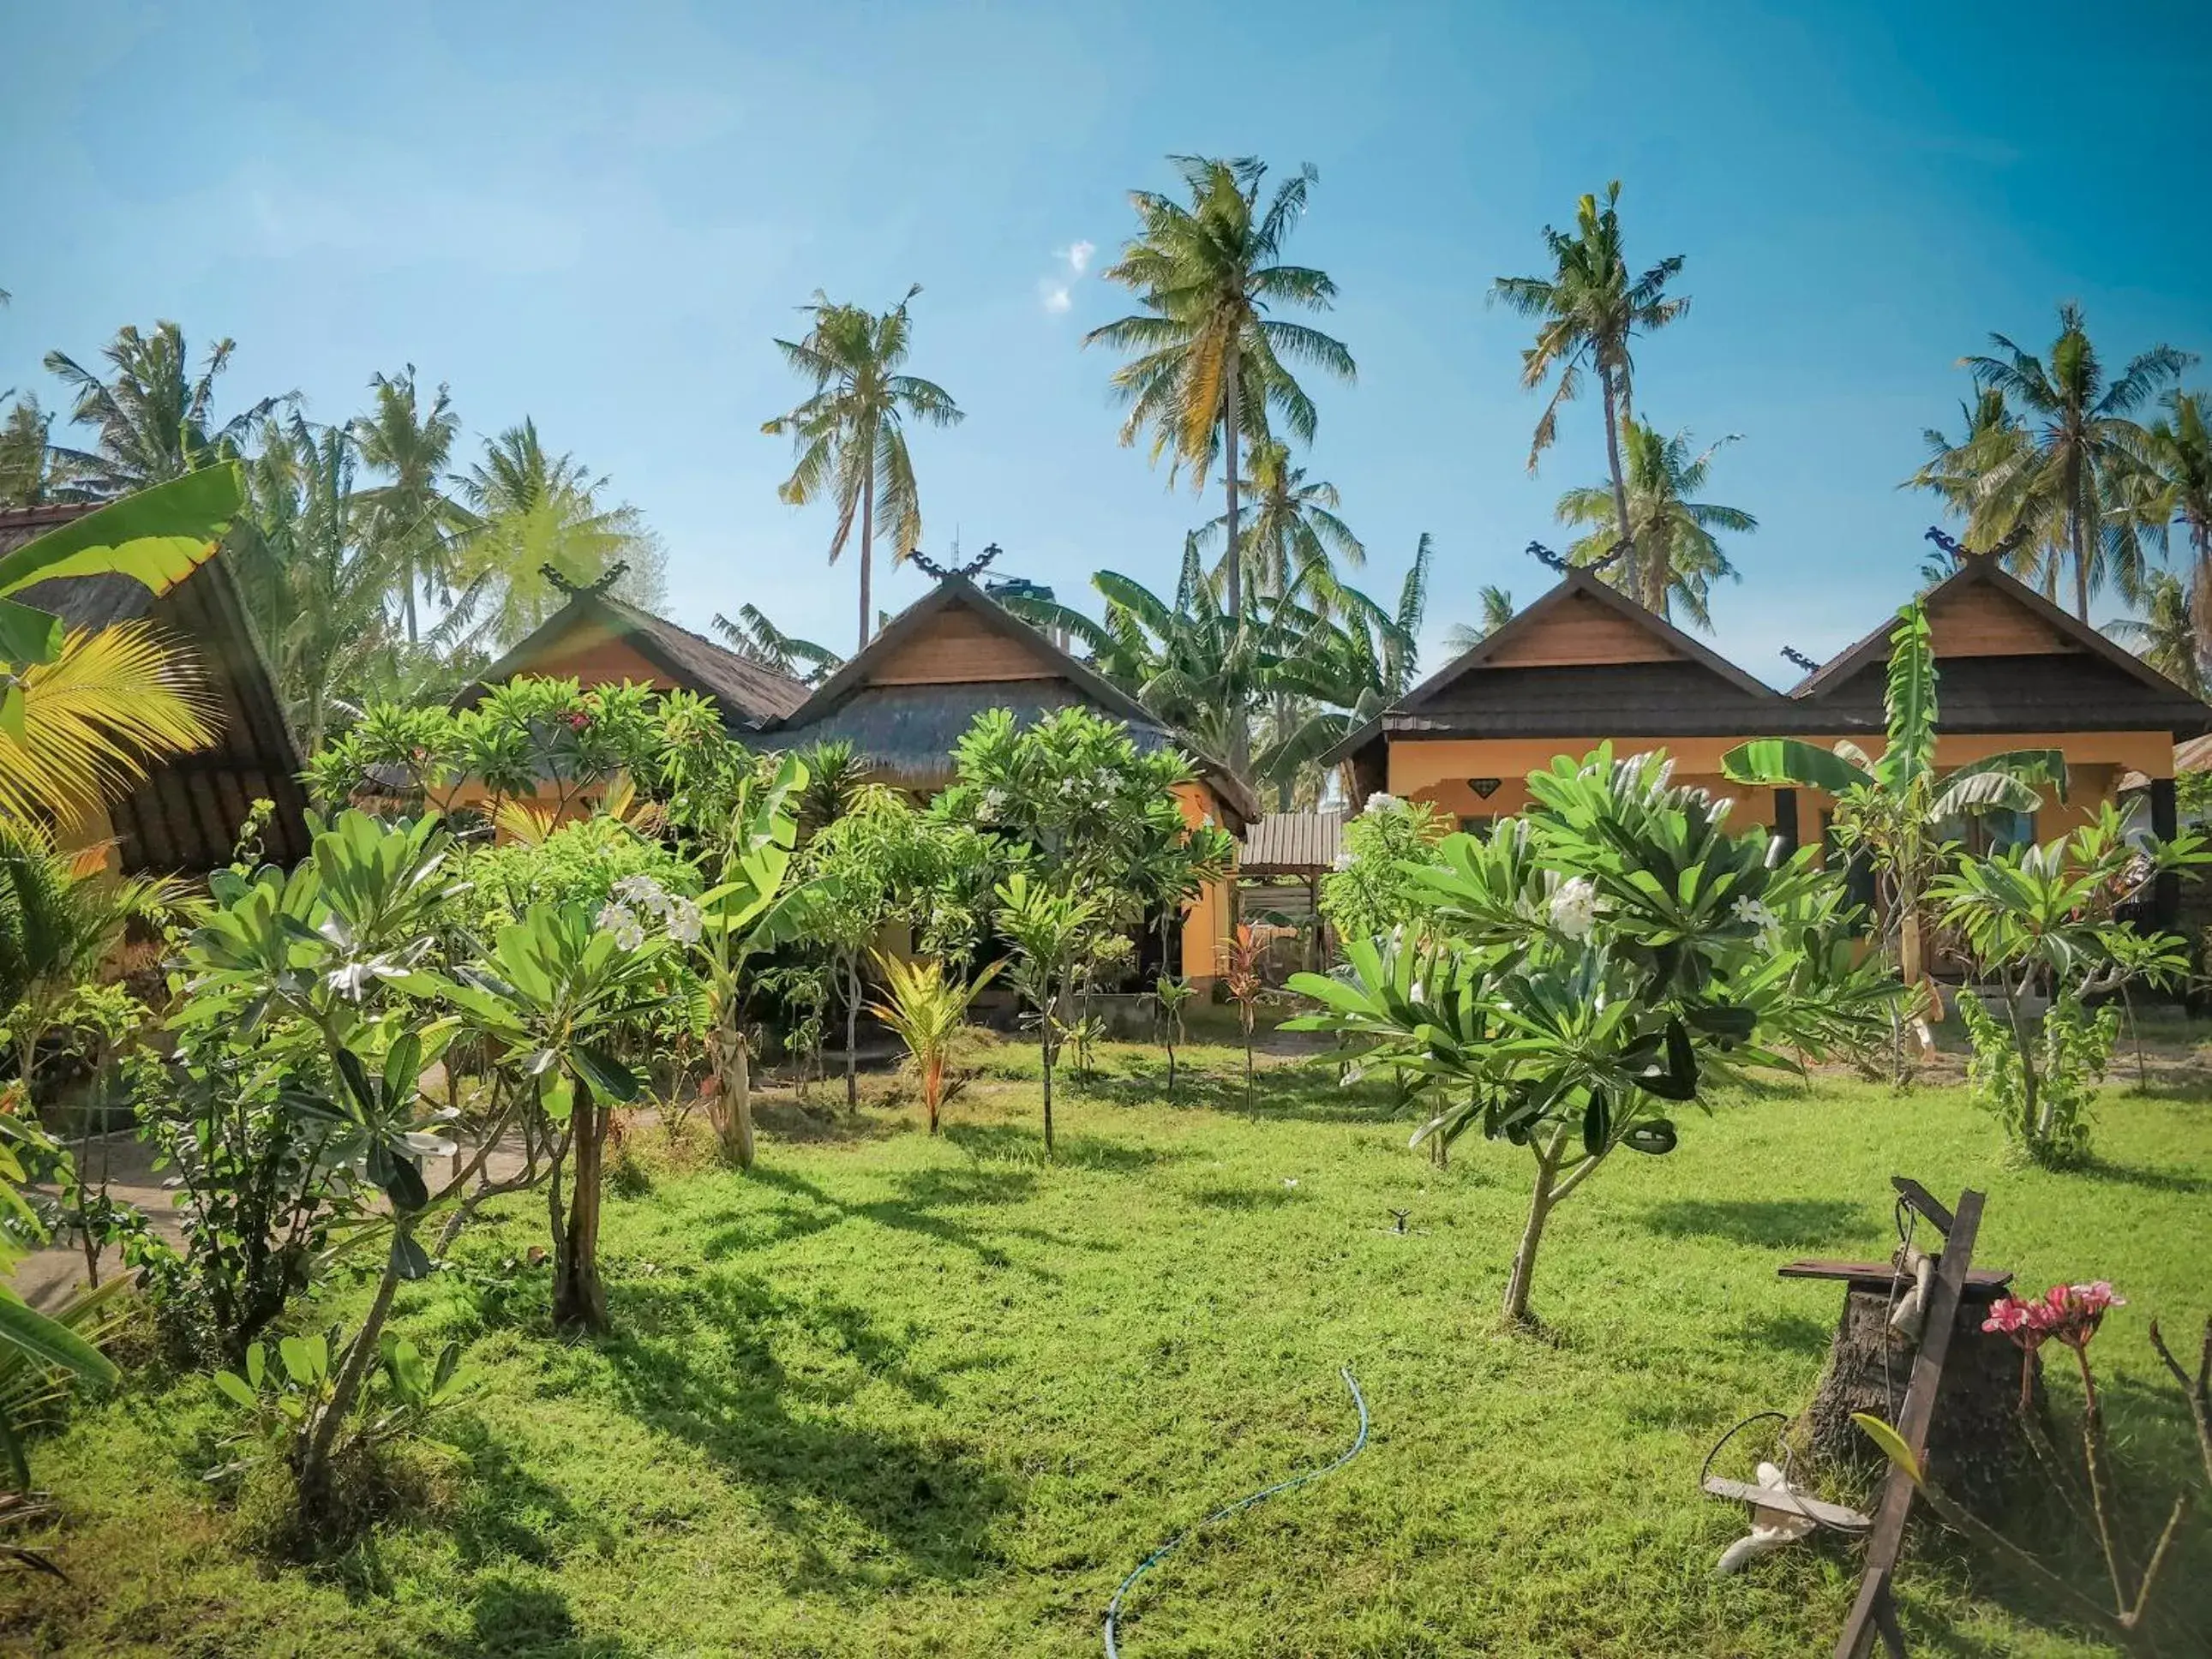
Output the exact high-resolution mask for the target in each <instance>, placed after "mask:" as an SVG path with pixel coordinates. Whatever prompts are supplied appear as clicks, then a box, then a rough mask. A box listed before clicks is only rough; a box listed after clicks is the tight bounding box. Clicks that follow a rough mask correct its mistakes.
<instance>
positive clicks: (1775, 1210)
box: [1642, 1198, 1873, 1250]
mask: <svg viewBox="0 0 2212 1659" xmlns="http://www.w3.org/2000/svg"><path fill="white" fill-rule="evenodd" d="M1872 1214H1873V1212H1871V1211H1870V1210H1869V1208H1868V1207H1867V1206H1865V1205H1863V1204H1854V1203H1850V1202H1849V1201H1847V1200H1843V1199H1831V1198H1733V1199H1721V1198H1676V1199H1669V1200H1667V1201H1666V1202H1665V1203H1663V1204H1654V1205H1652V1206H1650V1207H1649V1208H1647V1209H1646V1210H1645V1211H1644V1214H1643V1217H1642V1219H1643V1222H1644V1225H1645V1226H1646V1227H1648V1228H1650V1230H1651V1231H1653V1232H1655V1233H1664V1234H1666V1235H1667V1236H1668V1237H1670V1238H1725V1239H1728V1240H1729V1241H1731V1242H1732V1243H1737V1244H1756V1245H1759V1246H1761V1247H1763V1248H1765V1249H1777V1250H1806V1249H1823V1248H1831V1247H1835V1246H1838V1245H1839V1244H1841V1243H1843V1242H1844V1240H1847V1239H1850V1238H1852V1237H1857V1235H1859V1234H1861V1233H1863V1232H1864V1231H1866V1227H1867V1224H1868V1222H1869V1220H1870V1219H1871V1218H1872Z"/></svg>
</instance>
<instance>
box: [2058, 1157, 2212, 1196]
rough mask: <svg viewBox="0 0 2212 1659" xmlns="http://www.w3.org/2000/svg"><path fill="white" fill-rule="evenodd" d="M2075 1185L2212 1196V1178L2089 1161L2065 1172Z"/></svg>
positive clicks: (2092, 1159)
mask: <svg viewBox="0 0 2212 1659" xmlns="http://www.w3.org/2000/svg"><path fill="white" fill-rule="evenodd" d="M2068 1174H2069V1176H2072V1177H2073V1178H2074V1179H2075V1180H2079V1181H2099V1182H2106V1183H2108V1184H2110V1185H2112V1186H2120V1187H2142V1188H2146V1189H2147V1190H2148V1191H2151V1192H2154V1193H2187V1194H2191V1195H2201V1194H2206V1193H2212V1178H2208V1177H2206V1176H2201V1175H2197V1174H2195V1173H2194V1172H2192V1171H2190V1170H2153V1169H2147V1168H2145V1167H2143V1166H2142V1165H2141V1164H2115V1163H2113V1162H2112V1161H2111V1160H2110V1159H2108V1158H2091V1159H2090V1160H2089V1161H2088V1162H2087V1164H2083V1165H2082V1166H2081V1168H2080V1169H2078V1170H2069V1171H2068Z"/></svg>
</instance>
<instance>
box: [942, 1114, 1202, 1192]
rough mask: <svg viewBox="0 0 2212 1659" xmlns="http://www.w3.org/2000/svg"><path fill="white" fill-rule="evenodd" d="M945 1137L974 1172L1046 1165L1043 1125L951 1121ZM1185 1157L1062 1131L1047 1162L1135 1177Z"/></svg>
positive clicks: (1165, 1149) (1032, 1185) (1032, 1183)
mask: <svg viewBox="0 0 2212 1659" xmlns="http://www.w3.org/2000/svg"><path fill="white" fill-rule="evenodd" d="M945 1139H946V1140H947V1141H948V1142H950V1143H951V1145H952V1146H956V1147H957V1148H958V1149H959V1150H960V1151H961V1152H964V1153H966V1154H967V1156H968V1157H969V1159H970V1160H972V1163H971V1166H970V1167H971V1170H973V1172H974V1175H975V1176H981V1175H984V1174H989V1175H992V1176H997V1175H998V1174H999V1173H1000V1171H999V1170H990V1171H985V1170H982V1169H981V1165H982V1164H999V1165H1004V1164H1015V1165H1018V1166H1023V1170H1024V1174H1026V1173H1027V1171H1028V1170H1041V1169H1043V1168H1044V1167H1046V1160H1045V1155H1044V1132H1043V1129H1042V1127H1037V1128H1034V1129H1032V1128H1030V1127H1028V1126H1027V1125H1024V1124H1014V1123H955V1124H950V1125H948V1126H946V1127H945ZM1188 1156H1189V1154H1188V1152H1182V1151H1178V1150H1174V1149H1171V1148H1168V1147H1164V1146H1145V1145H1142V1144H1138V1145H1134V1146H1132V1145H1130V1144H1129V1143H1128V1142H1126V1141H1120V1140H1109V1139H1105V1138H1104V1137H1103V1136H1100V1135H1065V1134H1064V1135H1056V1136H1054V1143H1053V1154H1052V1160H1051V1161H1052V1163H1054V1164H1061V1165H1065V1166H1066V1167H1067V1168H1070V1169H1076V1170H1109V1171H1111V1172H1113V1173H1115V1174H1116V1175H1135V1174H1139V1173H1140V1172H1142V1171H1144V1170H1152V1169H1157V1168H1158V1166H1159V1165H1161V1164H1169V1163H1172V1162H1174V1161H1175V1160H1176V1159H1178V1158H1188ZM924 1173H925V1174H930V1175H935V1174H939V1173H940V1172H939V1171H935V1170H931V1171H925V1172H924ZM971 1178H972V1177H971ZM1034 1188H1035V1178H1034V1177H1033V1176H1032V1177H1030V1187H1029V1188H1025V1189H1024V1190H1023V1191H1022V1192H1020V1193H1019V1194H1017V1195H1014V1196H1013V1197H1009V1198H1008V1199H1007V1200H1004V1201H1008V1202H1012V1201H1014V1197H1018V1198H1027V1197H1029V1196H1030V1192H1031V1191H1033V1190H1034Z"/></svg>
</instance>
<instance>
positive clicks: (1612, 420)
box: [1598, 368, 1644, 605]
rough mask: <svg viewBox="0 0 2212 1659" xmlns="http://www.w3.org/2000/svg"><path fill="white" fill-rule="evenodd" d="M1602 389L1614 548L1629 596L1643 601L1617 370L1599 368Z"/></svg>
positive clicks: (1622, 583) (1600, 387)
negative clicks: (1630, 516)
mask: <svg viewBox="0 0 2212 1659" xmlns="http://www.w3.org/2000/svg"><path fill="white" fill-rule="evenodd" d="M1598 389H1599V391H1600V392H1601V393H1602V394H1603V396H1604V400H1605V460H1606V465H1607V466H1609V467H1611V468H1612V469H1613V526H1614V527H1615V529H1617V530H1618V531H1619V532H1620V534H1619V536H1618V537H1617V538H1616V539H1615V542H1614V545H1613V551H1614V554H1615V556H1617V557H1618V558H1619V559H1620V572H1621V577H1620V579H1621V585H1622V586H1623V587H1624V588H1626V591H1627V592H1628V594H1629V596H1630V597H1631V598H1632V599H1635V600H1636V602H1637V603H1638V604H1639V605H1641V604H1642V603H1643V602H1644V584H1643V581H1642V580H1641V578H1640V577H1639V575H1638V572H1637V568H1636V538H1635V536H1634V534H1633V533H1632V529H1631V526H1630V525H1629V521H1628V478H1627V475H1626V474H1625V473H1624V472H1622V471H1621V470H1620V422H1621V420H1622V418H1623V416H1622V414H1621V412H1620V404H1621V403H1623V402H1625V400H1624V399H1622V398H1620V395H1619V392H1618V390H1617V388H1616V387H1615V386H1614V385H1613V371H1612V370H1611V369H1609V368H1606V369H1601V370H1599V371H1598Z"/></svg>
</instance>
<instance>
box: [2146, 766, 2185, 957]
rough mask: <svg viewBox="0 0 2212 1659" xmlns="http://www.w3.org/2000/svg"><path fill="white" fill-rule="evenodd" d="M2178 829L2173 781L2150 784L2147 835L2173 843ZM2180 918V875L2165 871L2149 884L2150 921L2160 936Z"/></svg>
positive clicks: (2177, 808) (2165, 779)
mask: <svg viewBox="0 0 2212 1659" xmlns="http://www.w3.org/2000/svg"><path fill="white" fill-rule="evenodd" d="M2180 827H2181V812H2180V808H2179V804H2178V803H2177V801H2176V800H2175V799H2174V793H2173V780H2172V778H2153V779H2152V780H2151V781H2150V832H2151V834H2152V835H2154V836H2157V837H2158V838H2159V840H2160V841H2172V839H2173V837H2174V836H2175V835H2176V833H2178V832H2179V829H2180ZM2180 915H2181V872H2179V870H2168V871H2166V872H2165V873H2164V874H2163V875H2161V876H2160V877H2159V878H2157V879H2156V880H2155V881H2154V882H2153V883H2152V884H2151V897H2150V919H2151V921H2152V923H2153V924H2154V926H2155V927H2158V929H2159V930H2160V932H2161V933H2171V932H2172V930H2173V924H2174V922H2175V921H2176V920H2177V919H2178V918H2179V916H2180Z"/></svg>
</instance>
